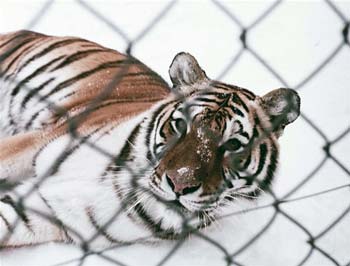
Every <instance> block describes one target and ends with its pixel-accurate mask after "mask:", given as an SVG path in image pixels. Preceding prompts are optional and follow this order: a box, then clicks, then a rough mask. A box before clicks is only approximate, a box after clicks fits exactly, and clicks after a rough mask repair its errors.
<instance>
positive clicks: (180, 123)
mask: <svg viewBox="0 0 350 266" xmlns="http://www.w3.org/2000/svg"><path fill="white" fill-rule="evenodd" d="M175 127H176V129H177V131H179V132H180V133H184V132H186V129H187V125H186V121H185V120H183V119H176V120H175Z"/></svg>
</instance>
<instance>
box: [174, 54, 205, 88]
mask: <svg viewBox="0 0 350 266" xmlns="http://www.w3.org/2000/svg"><path fill="white" fill-rule="evenodd" d="M169 75H170V79H171V81H172V82H173V86H174V88H177V89H180V90H181V86H183V85H193V84H195V83H197V82H200V81H203V80H207V79H208V78H207V76H206V74H205V72H204V70H203V69H202V68H201V67H200V66H199V64H198V62H197V60H196V59H195V58H194V57H193V56H192V55H190V54H189V53H184V52H181V53H178V54H177V55H176V56H175V57H174V59H173V62H172V63H171V65H170V68H169Z"/></svg>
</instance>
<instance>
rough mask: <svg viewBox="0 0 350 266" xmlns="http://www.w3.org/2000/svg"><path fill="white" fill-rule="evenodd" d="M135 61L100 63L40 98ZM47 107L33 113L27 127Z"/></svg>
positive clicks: (45, 97) (47, 96) (27, 126)
mask: <svg viewBox="0 0 350 266" xmlns="http://www.w3.org/2000/svg"><path fill="white" fill-rule="evenodd" d="M134 62H135V61H133V60H129V59H126V60H119V61H112V62H107V63H103V64H101V65H99V66H98V67H96V68H94V69H91V70H88V71H86V72H83V73H80V74H78V75H77V76H75V77H73V78H70V79H68V80H66V81H63V82H61V83H60V84H58V85H57V86H56V87H55V88H53V89H52V90H51V91H50V92H49V93H47V94H46V95H44V96H42V97H41V98H40V101H45V100H46V99H47V98H49V97H50V96H52V95H53V94H55V93H57V92H58V91H60V90H62V89H64V88H66V87H68V86H70V85H72V84H73V83H75V82H77V81H79V80H81V79H84V78H87V77H89V76H91V75H93V74H95V73H97V72H99V71H101V70H105V69H108V68H115V67H120V66H121V65H123V64H132V63H134ZM46 108H47V107H44V108H42V109H40V110H39V111H38V112H36V113H35V114H34V115H32V117H31V118H30V119H29V122H28V123H27V124H26V125H25V129H29V128H30V126H31V125H32V124H33V122H34V121H35V119H36V118H37V117H38V116H39V115H40V113H41V112H42V111H44V110H45V109H46Z"/></svg>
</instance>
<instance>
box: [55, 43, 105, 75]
mask: <svg viewBox="0 0 350 266" xmlns="http://www.w3.org/2000/svg"><path fill="white" fill-rule="evenodd" d="M100 52H106V49H102V48H100V49H91V50H87V51H80V52H76V53H74V54H72V55H70V56H68V57H67V58H66V59H65V60H64V61H62V62H61V63H60V64H59V65H57V66H56V67H55V68H53V69H52V70H51V71H50V72H53V71H55V70H58V69H60V68H63V67H65V66H68V65H70V64H72V63H74V62H76V61H77V60H80V59H82V58H85V57H87V56H89V55H90V54H97V53H100Z"/></svg>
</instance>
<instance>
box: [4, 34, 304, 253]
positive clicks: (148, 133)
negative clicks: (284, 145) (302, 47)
mask: <svg viewBox="0 0 350 266" xmlns="http://www.w3.org/2000/svg"><path fill="white" fill-rule="evenodd" d="M0 76H1V81H0V131H1V139H0V180H1V181H0V182H1V183H0V189H1V190H0V247H2V248H8V247H21V246H28V245H35V244H41V243H47V242H63V243H75V244H80V245H83V246H84V247H86V246H92V245H96V246H109V245H112V244H115V243H154V242H159V241H162V240H174V239H184V238H186V237H187V236H189V235H191V234H193V233H195V232H197V231H198V230H203V229H204V228H207V227H208V226H210V225H211V224H212V223H213V222H215V220H216V219H217V217H218V216H220V210H221V209H222V208H223V207H224V206H228V207H229V206H234V205H235V204H240V199H242V198H250V197H251V198H252V199H251V200H252V201H255V199H256V198H259V195H261V194H262V193H268V192H271V186H272V184H273V180H274V176H275V172H276V169H277V166H278V154H279V145H278V139H279V137H280V136H281V135H282V133H283V130H284V128H285V126H286V125H288V124H290V123H292V122H293V121H295V120H296V119H297V117H298V116H299V114H300V97H299V96H298V94H297V92H296V91H294V90H293V89H288V88H279V89H274V90H271V91H270V92H268V93H267V94H265V95H263V96H258V95H255V94H254V93H253V92H251V91H250V90H248V89H245V88H241V87H239V86H236V85H229V84H226V83H223V82H220V81H217V80H213V79H210V78H209V77H208V76H207V74H206V73H205V71H204V70H203V69H202V68H201V67H200V65H199V63H198V62H197V60H196V59H195V57H193V56H192V55H191V54H189V53H187V52H180V53H178V54H177V55H176V56H175V57H174V59H173V61H172V62H171V64H170V67H169V76H170V80H171V82H172V86H169V85H168V83H167V82H166V81H164V80H163V78H162V77H160V76H159V75H158V74H157V73H155V72H154V71H152V70H151V69H150V68H149V67H147V66H146V65H144V64H143V63H141V62H140V61H139V60H137V59H136V58H134V57H133V56H131V55H129V54H122V53H119V52H117V51H115V50H112V49H109V48H105V47H103V46H101V45H99V44H97V43H94V42H91V41H88V40H85V39H81V38H77V37H54V36H48V35H44V34H40V33H36V32H32V31H26V30H23V31H18V32H13V33H8V34H3V35H0Z"/></svg>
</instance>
